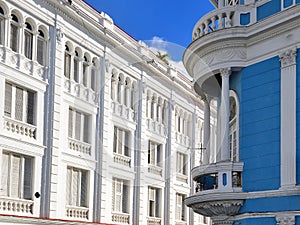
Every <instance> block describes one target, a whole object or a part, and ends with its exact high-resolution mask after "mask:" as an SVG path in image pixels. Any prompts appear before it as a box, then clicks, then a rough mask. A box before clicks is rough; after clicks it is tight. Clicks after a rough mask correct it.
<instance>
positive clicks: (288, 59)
mask: <svg viewBox="0 0 300 225" xmlns="http://www.w3.org/2000/svg"><path fill="white" fill-rule="evenodd" d="M296 55H297V49H296V48H292V49H289V50H287V51H285V52H283V53H281V54H279V58H280V61H281V67H282V68H284V67H288V66H292V65H295V64H296Z"/></svg>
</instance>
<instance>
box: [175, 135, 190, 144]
mask: <svg viewBox="0 0 300 225" xmlns="http://www.w3.org/2000/svg"><path fill="white" fill-rule="evenodd" d="M175 140H176V142H177V143H178V144H180V145H183V146H186V147H189V146H190V138H189V136H187V135H184V134H181V133H179V132H176V133H175Z"/></svg>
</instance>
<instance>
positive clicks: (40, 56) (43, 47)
mask: <svg viewBox="0 0 300 225" xmlns="http://www.w3.org/2000/svg"><path fill="white" fill-rule="evenodd" d="M46 53H47V42H46V39H45V34H44V32H43V31H41V30H39V31H38V37H37V52H36V60H37V61H38V63H39V64H41V65H45V58H46Z"/></svg>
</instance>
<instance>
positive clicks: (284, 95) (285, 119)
mask: <svg viewBox="0 0 300 225" xmlns="http://www.w3.org/2000/svg"><path fill="white" fill-rule="evenodd" d="M279 57H280V61H281V92H280V93H281V97H280V102H281V110H280V111H281V116H280V127H281V130H280V139H281V141H280V145H281V146H280V156H281V159H280V162H281V163H280V176H281V179H280V181H281V184H280V185H281V188H282V189H286V188H293V187H295V185H296V48H293V49H289V50H287V51H285V52H283V53H282V54H280V55H279Z"/></svg>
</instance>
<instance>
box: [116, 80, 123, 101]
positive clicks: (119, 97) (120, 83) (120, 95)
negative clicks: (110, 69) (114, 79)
mask: <svg viewBox="0 0 300 225" xmlns="http://www.w3.org/2000/svg"><path fill="white" fill-rule="evenodd" d="M122 82H123V81H122V78H121V77H119V78H118V90H117V101H118V102H119V103H120V104H121V103H122V102H121V99H122Z"/></svg>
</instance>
